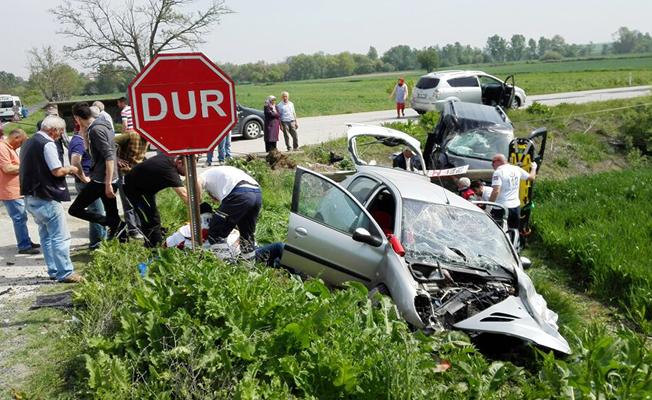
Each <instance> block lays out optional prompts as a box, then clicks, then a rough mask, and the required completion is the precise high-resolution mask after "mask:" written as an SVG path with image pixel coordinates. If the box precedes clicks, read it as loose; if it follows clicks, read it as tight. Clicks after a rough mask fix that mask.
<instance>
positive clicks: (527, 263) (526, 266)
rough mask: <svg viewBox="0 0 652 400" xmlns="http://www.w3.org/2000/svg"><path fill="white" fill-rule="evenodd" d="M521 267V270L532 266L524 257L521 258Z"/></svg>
mask: <svg viewBox="0 0 652 400" xmlns="http://www.w3.org/2000/svg"><path fill="white" fill-rule="evenodd" d="M521 265H522V266H523V269H530V267H531V266H532V260H530V259H529V258H527V257H525V256H521Z"/></svg>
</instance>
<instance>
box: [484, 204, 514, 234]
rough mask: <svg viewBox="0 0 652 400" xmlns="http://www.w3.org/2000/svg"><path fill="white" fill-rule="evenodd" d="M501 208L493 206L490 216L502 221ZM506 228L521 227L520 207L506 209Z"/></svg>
mask: <svg viewBox="0 0 652 400" xmlns="http://www.w3.org/2000/svg"><path fill="white" fill-rule="evenodd" d="M503 214H504V212H503V209H502V208H494V209H492V210H491V216H492V217H493V219H494V220H496V221H502V219H503ZM507 228H508V229H518V230H520V229H521V207H520V206H518V207H513V208H508V209H507Z"/></svg>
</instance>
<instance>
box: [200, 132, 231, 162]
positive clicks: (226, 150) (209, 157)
mask: <svg viewBox="0 0 652 400" xmlns="http://www.w3.org/2000/svg"><path fill="white" fill-rule="evenodd" d="M227 158H231V132H229V134H228V135H226V136H225V137H224V139H222V141H221V142H220V144H218V145H217V160H218V161H219V162H224V160H225V159H227ZM206 162H207V163H208V164H210V163H212V162H213V152H212V151H209V152H208V153H206Z"/></svg>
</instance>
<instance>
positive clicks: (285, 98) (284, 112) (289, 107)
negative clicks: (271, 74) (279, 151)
mask: <svg viewBox="0 0 652 400" xmlns="http://www.w3.org/2000/svg"><path fill="white" fill-rule="evenodd" d="M281 98H282V101H281V102H280V103H278V104H277V105H276V110H278V113H279V114H280V115H281V130H282V131H283V139H285V147H286V148H287V149H288V151H290V138H289V135H288V133H289V134H290V135H292V150H297V149H298V148H299V139H298V138H297V129H299V124H297V113H296V112H295V111H294V103H293V102H291V101H290V95H289V94H288V92H283V93H281Z"/></svg>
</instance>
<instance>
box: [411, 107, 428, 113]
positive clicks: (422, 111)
mask: <svg viewBox="0 0 652 400" xmlns="http://www.w3.org/2000/svg"><path fill="white" fill-rule="evenodd" d="M413 110H414V111H416V112H417V114H419V115H423V114H425V113H426V110H417V109H416V108H414V109H413Z"/></svg>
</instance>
